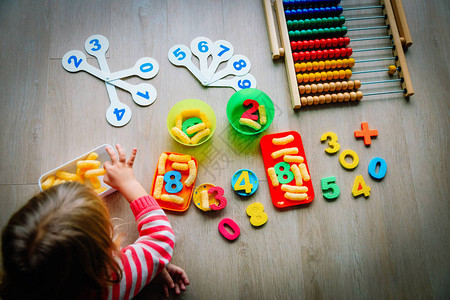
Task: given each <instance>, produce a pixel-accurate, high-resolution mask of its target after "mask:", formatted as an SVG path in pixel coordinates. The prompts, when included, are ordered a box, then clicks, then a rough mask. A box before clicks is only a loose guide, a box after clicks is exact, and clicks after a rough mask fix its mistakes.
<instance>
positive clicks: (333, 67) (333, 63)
mask: <svg viewBox="0 0 450 300" xmlns="http://www.w3.org/2000/svg"><path fill="white" fill-rule="evenodd" d="M331 68H332V69H336V61H335V60H334V59H333V60H332V61H331Z"/></svg>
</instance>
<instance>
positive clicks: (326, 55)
mask: <svg viewBox="0 0 450 300" xmlns="http://www.w3.org/2000/svg"><path fill="white" fill-rule="evenodd" d="M323 58H328V49H325V50H323Z"/></svg>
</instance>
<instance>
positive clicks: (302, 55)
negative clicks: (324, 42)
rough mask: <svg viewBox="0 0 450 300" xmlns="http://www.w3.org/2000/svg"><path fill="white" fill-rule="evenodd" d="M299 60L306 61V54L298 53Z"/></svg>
mask: <svg viewBox="0 0 450 300" xmlns="http://www.w3.org/2000/svg"><path fill="white" fill-rule="evenodd" d="M298 59H299V60H304V59H305V52H303V51H300V52H299V53H298Z"/></svg>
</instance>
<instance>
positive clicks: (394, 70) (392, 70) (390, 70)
mask: <svg viewBox="0 0 450 300" xmlns="http://www.w3.org/2000/svg"><path fill="white" fill-rule="evenodd" d="M395 72H397V67H396V66H394V65H390V66H389V69H388V73H389V75H394V74H395Z"/></svg>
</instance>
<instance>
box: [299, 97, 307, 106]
mask: <svg viewBox="0 0 450 300" xmlns="http://www.w3.org/2000/svg"><path fill="white" fill-rule="evenodd" d="M300 101H301V102H302V105H303V106H306V105H308V100H307V99H306V97H301V98H300Z"/></svg>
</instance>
